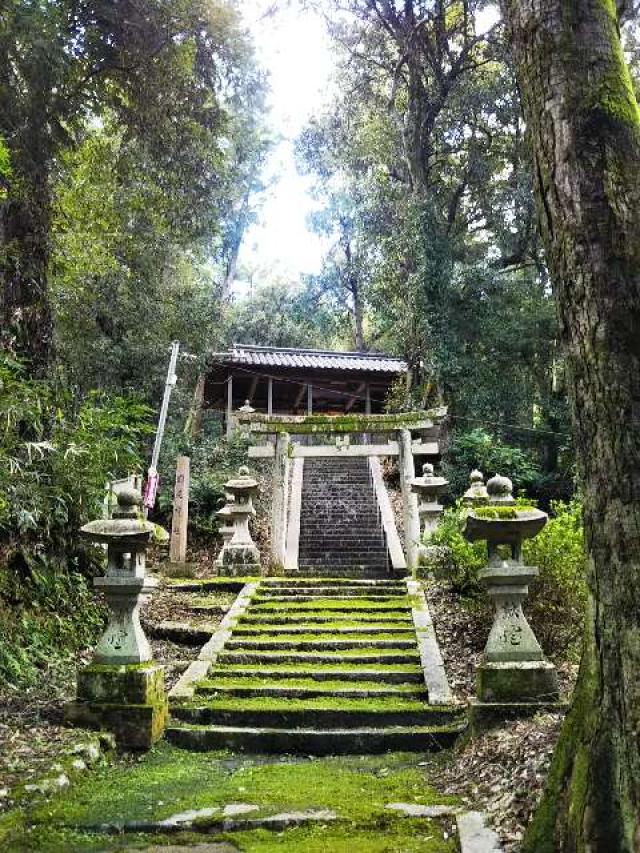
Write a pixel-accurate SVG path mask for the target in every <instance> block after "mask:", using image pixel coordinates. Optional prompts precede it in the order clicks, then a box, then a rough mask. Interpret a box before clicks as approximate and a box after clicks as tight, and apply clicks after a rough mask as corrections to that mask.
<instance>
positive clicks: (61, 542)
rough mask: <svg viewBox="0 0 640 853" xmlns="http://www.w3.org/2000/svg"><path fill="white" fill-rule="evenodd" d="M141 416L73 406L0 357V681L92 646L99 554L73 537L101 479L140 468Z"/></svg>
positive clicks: (26, 677)
mask: <svg viewBox="0 0 640 853" xmlns="http://www.w3.org/2000/svg"><path fill="white" fill-rule="evenodd" d="M148 415H149V411H148V409H147V408H146V407H145V406H143V405H141V404H140V403H139V402H138V401H136V400H133V399H124V398H119V397H113V398H110V397H108V396H107V395H105V394H92V395H90V396H88V397H86V398H85V399H84V400H77V401H75V405H74V402H72V401H71V400H70V399H69V397H68V395H67V394H65V393H64V392H63V391H62V390H61V389H59V388H56V387H55V386H54V385H53V384H52V383H49V382H46V381H43V380H34V379H29V378H28V376H27V375H26V372H25V370H24V368H23V367H22V366H21V365H20V364H18V363H17V362H15V361H13V360H11V359H10V358H8V357H7V356H6V355H0V631H1V632H2V636H3V638H4V639H3V642H2V644H0V682H2V681H10V682H12V683H18V682H24V681H27V682H29V681H33V680H34V679H35V678H36V677H37V671H38V668H39V667H41V666H44V665H46V663H47V661H50V660H52V659H55V658H56V657H58V656H60V655H64V654H66V653H68V652H72V651H74V650H75V649H78V648H81V647H83V646H86V645H87V644H89V643H90V642H92V641H93V640H94V639H95V636H96V632H97V630H98V628H99V627H100V625H101V624H102V619H103V610H102V607H101V605H99V604H98V603H97V602H96V600H95V599H94V597H93V594H92V592H91V590H90V586H89V582H90V581H89V576H90V575H91V574H92V573H93V572H94V571H95V570H97V568H98V566H99V563H100V561H101V559H102V552H98V551H94V549H92V548H91V547H89V546H87V545H86V544H84V543H83V542H82V541H81V540H80V537H79V528H80V526H81V525H82V524H83V523H84V522H86V521H88V520H89V519H90V518H95V517H97V516H100V515H101V513H102V501H103V498H104V494H105V491H104V488H105V483H106V481H107V480H109V479H112V478H114V477H116V476H122V475H123V474H124V473H126V472H127V471H129V470H134V469H140V467H141V463H142V459H141V450H142V441H143V439H144V437H145V435H146V434H147V433H148V432H149V422H148Z"/></svg>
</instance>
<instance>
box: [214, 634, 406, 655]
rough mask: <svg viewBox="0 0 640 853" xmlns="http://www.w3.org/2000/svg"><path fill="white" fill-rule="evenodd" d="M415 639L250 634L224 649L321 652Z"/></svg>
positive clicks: (401, 644) (391, 646)
mask: <svg viewBox="0 0 640 853" xmlns="http://www.w3.org/2000/svg"><path fill="white" fill-rule="evenodd" d="M415 648H417V646H416V639H415V636H414V637H410V638H408V639H401V638H398V637H393V636H390V637H389V636H379V637H376V636H371V637H367V636H361V635H360V634H357V635H355V636H354V637H347V638H345V639H336V638H335V635H331V634H328V635H327V634H320V635H319V636H318V637H312V636H310V635H308V634H302V635H301V636H298V637H296V636H294V635H290V634H283V635H282V636H273V635H271V636H268V637H260V638H258V639H255V638H253V637H251V638H249V637H242V638H240V639H237V640H233V639H232V640H227V643H226V645H225V649H229V650H238V651H240V650H243V651H285V652H286V651H292V650H294V649H299V650H300V651H315V652H322V651H328V650H329V649H335V650H336V651H350V650H352V649H398V650H399V649H415Z"/></svg>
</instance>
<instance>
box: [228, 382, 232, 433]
mask: <svg viewBox="0 0 640 853" xmlns="http://www.w3.org/2000/svg"><path fill="white" fill-rule="evenodd" d="M232 432H233V374H232V373H230V374H229V377H228V379H227V435H228V436H229V435H231V433H232Z"/></svg>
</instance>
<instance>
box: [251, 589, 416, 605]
mask: <svg viewBox="0 0 640 853" xmlns="http://www.w3.org/2000/svg"><path fill="white" fill-rule="evenodd" d="M329 596H330V597H329ZM355 598H357V596H355ZM362 599H363V601H364V602H367V601H370V602H381V601H384V602H389V603H390V604H404V603H405V601H406V593H401V594H396V593H393V592H389V593H386V592H380V593H375V592H368V593H367V595H366V596H362ZM326 600H330V601H340V602H344V601H349V602H351V603H352V604H353V603H354V596H353V595H349V594H345V595H341V594H340V593H339V592H337V591H336V592H333V591H332V592H331V593H326V592H319V593H317V594H316V593H314V592H307V591H305V592H302V593H301V592H295V591H294V592H292V593H290V594H287V595H284V594H280V592H279V591H278V593H277V594H274V595H269V594H265V593H260V594H258V595H255V596H254V598H253V603H254V604H264V603H266V602H268V603H275V602H289V601H300V602H303V601H310V602H314V603H316V602H321V601H326Z"/></svg>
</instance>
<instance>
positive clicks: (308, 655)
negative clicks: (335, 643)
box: [218, 648, 420, 664]
mask: <svg viewBox="0 0 640 853" xmlns="http://www.w3.org/2000/svg"><path fill="white" fill-rule="evenodd" d="M336 655H338V656H342V658H343V659H344V660H347V659H348V660H349V662H350V663H364V664H368V663H419V662H420V656H419V655H418V653H417V652H416V653H415V654H411V653H410V652H396V651H379V652H378V651H376V649H371V648H366V649H341V650H340V651H339V652H333V653H332V652H329V651H327V652H325V653H322V652H295V651H288V652H285V651H280V652H275V651H273V652H267V651H264V652H257V651H254V652H242V651H228V652H227V651H223V652H220V654H219V655H218V660H219V661H220V662H221V663H265V664H268V663H274V662H275V661H281V662H283V663H305V664H316V663H334V662H335V660H336Z"/></svg>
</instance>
